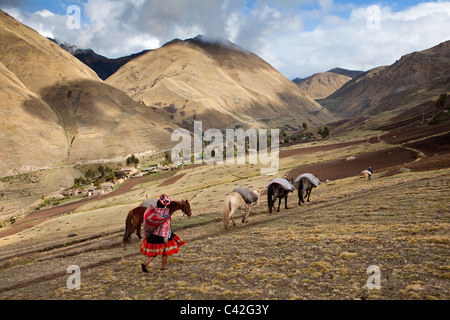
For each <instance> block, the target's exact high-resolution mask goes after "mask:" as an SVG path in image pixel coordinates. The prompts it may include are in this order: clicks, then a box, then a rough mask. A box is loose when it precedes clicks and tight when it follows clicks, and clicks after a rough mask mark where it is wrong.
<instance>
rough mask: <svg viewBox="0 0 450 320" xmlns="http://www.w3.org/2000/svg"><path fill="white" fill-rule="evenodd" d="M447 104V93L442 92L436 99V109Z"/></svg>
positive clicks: (442, 107)
mask: <svg viewBox="0 0 450 320" xmlns="http://www.w3.org/2000/svg"><path fill="white" fill-rule="evenodd" d="M446 104H447V93H443V94H441V95H440V96H439V98H438V99H437V101H436V108H437V109H439V110H440V109H445V105H446Z"/></svg>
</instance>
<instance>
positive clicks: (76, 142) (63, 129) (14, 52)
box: [0, 11, 174, 175]
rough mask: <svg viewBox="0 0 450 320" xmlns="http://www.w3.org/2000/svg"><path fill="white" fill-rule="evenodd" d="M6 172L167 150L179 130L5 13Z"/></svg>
mask: <svg viewBox="0 0 450 320" xmlns="http://www.w3.org/2000/svg"><path fill="white" fill-rule="evenodd" d="M0 79H1V85H2V89H1V90H0V114H1V115H2V118H1V131H0V147H1V148H2V152H1V153H0V172H1V174H2V175H3V174H6V173H7V172H10V171H11V170H19V169H21V168H23V169H26V168H31V167H38V168H40V167H46V166H49V167H52V166H57V165H66V164H74V163H78V162H89V161H96V160H98V159H112V158H116V157H125V156H127V155H129V154H131V153H140V152H147V151H150V150H160V149H161V148H167V146H168V143H169V142H170V133H171V132H172V131H173V129H174V127H173V126H172V125H171V124H169V123H167V122H166V121H165V120H164V119H163V118H161V117H160V116H159V115H157V114H156V113H155V112H154V111H153V110H151V109H149V108H146V107H144V106H142V105H141V104H139V103H137V102H135V101H134V100H132V99H130V98H129V97H128V96H127V95H125V94H124V93H123V92H121V91H120V90H117V89H116V88H114V87H112V86H110V85H108V84H106V83H104V82H103V81H102V80H101V79H100V78H99V77H98V76H97V74H96V73H95V72H94V71H93V70H91V69H90V68H89V67H87V66H86V65H85V64H83V63H82V62H81V61H79V60H78V59H76V58H75V57H73V56H72V55H71V54H70V53H68V52H66V51H65V50H63V49H62V48H61V47H60V46H58V45H57V44H56V43H54V42H52V41H50V40H48V39H46V38H44V37H42V36H41V35H40V34H38V33H37V32H36V31H34V30H32V29H31V28H29V27H27V26H25V25H23V24H21V23H19V22H18V21H16V20H14V19H13V18H12V17H10V16H9V15H8V14H6V13H5V12H3V11H0Z"/></svg>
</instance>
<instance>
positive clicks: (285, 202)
mask: <svg viewBox="0 0 450 320" xmlns="http://www.w3.org/2000/svg"><path fill="white" fill-rule="evenodd" d="M287 198H288V197H287V196H286V197H284V208H285V209H288V206H287Z"/></svg>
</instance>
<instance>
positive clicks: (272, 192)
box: [267, 179, 295, 213]
mask: <svg viewBox="0 0 450 320" xmlns="http://www.w3.org/2000/svg"><path fill="white" fill-rule="evenodd" d="M276 180H280V181H282V182H283V183H284V185H283V184H280V183H277V182H275V181H276ZM286 182H287V183H286ZM293 183H294V181H293V179H289V180H286V179H275V180H272V181H271V182H270V183H269V185H267V188H268V191H267V204H268V206H269V213H272V209H273V208H274V207H275V203H276V201H277V199H278V210H277V212H280V205H281V199H283V198H284V207H285V209H289V208H288V206H287V198H288V196H289V193H290V192H292V191H294V190H295V188H294V187H293ZM289 185H290V186H289ZM287 186H289V188H286V187H287Z"/></svg>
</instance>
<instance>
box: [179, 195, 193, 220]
mask: <svg viewBox="0 0 450 320" xmlns="http://www.w3.org/2000/svg"><path fill="white" fill-rule="evenodd" d="M181 211H183V215H187V216H188V218H189V217H190V216H192V211H191V205H190V204H189V200H188V199H186V200H181Z"/></svg>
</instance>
